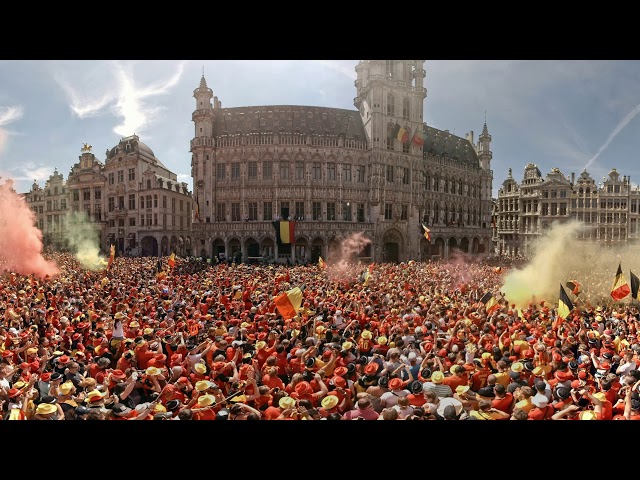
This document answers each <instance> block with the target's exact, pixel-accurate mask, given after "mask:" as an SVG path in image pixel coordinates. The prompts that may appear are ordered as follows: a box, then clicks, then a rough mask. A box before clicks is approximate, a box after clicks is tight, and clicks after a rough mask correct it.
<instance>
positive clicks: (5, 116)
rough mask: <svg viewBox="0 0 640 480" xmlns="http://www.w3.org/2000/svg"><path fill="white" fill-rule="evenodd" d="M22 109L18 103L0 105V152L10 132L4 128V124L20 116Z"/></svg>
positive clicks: (0, 152)
mask: <svg viewBox="0 0 640 480" xmlns="http://www.w3.org/2000/svg"><path fill="white" fill-rule="evenodd" d="M22 115H23V109H22V106H20V105H14V106H10V107H2V106H0V154H2V152H3V151H4V149H5V148H6V146H7V142H8V141H9V135H10V134H11V132H10V131H9V130H7V129H5V128H2V127H3V126H5V125H9V124H10V123H12V122H15V121H16V120H19V119H20V118H22Z"/></svg>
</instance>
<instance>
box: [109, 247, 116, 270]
mask: <svg viewBox="0 0 640 480" xmlns="http://www.w3.org/2000/svg"><path fill="white" fill-rule="evenodd" d="M115 258H116V246H115V245H111V247H110V248H109V263H108V264H107V269H109V268H111V265H113V261H114V260H115Z"/></svg>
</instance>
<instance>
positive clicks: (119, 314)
mask: <svg viewBox="0 0 640 480" xmlns="http://www.w3.org/2000/svg"><path fill="white" fill-rule="evenodd" d="M123 317H124V314H123V313H122V312H116V314H115V315H114V316H113V318H115V319H116V320H120V319H121V318H123Z"/></svg>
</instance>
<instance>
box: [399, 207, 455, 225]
mask: <svg viewBox="0 0 640 480" xmlns="http://www.w3.org/2000/svg"><path fill="white" fill-rule="evenodd" d="M408 211H409V207H407V205H402V211H401V212H400V220H407V219H408V218H409V215H408ZM454 215H455V214H452V215H451V221H453V220H454V219H453V216H454Z"/></svg>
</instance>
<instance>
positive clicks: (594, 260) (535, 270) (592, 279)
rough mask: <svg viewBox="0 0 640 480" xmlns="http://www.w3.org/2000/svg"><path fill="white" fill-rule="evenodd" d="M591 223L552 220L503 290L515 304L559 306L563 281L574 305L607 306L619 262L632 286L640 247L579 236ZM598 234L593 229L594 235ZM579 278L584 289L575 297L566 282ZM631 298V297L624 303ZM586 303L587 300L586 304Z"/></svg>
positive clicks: (508, 299) (508, 277) (513, 272)
mask: <svg viewBox="0 0 640 480" xmlns="http://www.w3.org/2000/svg"><path fill="white" fill-rule="evenodd" d="M592 228H593V227H590V226H588V225H587V224H584V223H582V222H577V221H571V222H567V223H562V224H560V223H557V222H556V223H553V224H552V226H551V228H550V229H549V231H548V233H547V234H545V235H543V236H542V237H541V238H540V239H539V240H538V242H537V243H536V245H535V248H534V253H533V258H532V259H531V261H530V262H529V263H528V264H527V265H526V266H525V267H523V268H522V269H517V268H514V269H511V270H510V271H509V273H508V274H507V275H506V276H505V278H504V284H503V285H502V287H501V292H502V293H504V294H505V299H506V300H507V301H508V302H509V303H515V304H516V308H518V309H519V308H526V307H527V306H528V305H529V302H532V301H535V302H536V303H539V302H540V301H541V300H544V301H545V305H546V306H549V307H550V308H554V307H557V306H558V296H559V293H560V284H562V286H563V287H564V289H565V291H566V292H567V295H568V296H569V299H570V300H571V301H572V302H573V304H574V305H575V306H578V307H580V308H584V307H585V305H586V303H589V304H590V305H597V304H608V303H610V302H611V301H612V299H611V295H610V293H611V287H612V285H613V281H614V278H615V275H616V270H617V268H618V263H621V265H622V272H623V274H624V277H625V279H626V280H627V282H628V283H629V284H630V283H631V281H630V278H629V270H631V271H633V273H635V274H636V275H637V274H638V273H636V271H638V272H640V260H639V257H638V255H637V251H636V250H637V249H633V247H630V246H629V245H628V244H627V243H626V242H625V241H622V242H620V244H615V243H612V244H610V246H606V245H605V244H603V243H601V242H600V243H596V242H595V241H593V240H591V241H589V240H579V239H578V238H577V237H578V234H579V233H580V232H581V231H583V230H584V231H587V229H592ZM594 234H595V232H592V235H594ZM570 280H571V281H574V280H575V281H577V282H578V283H579V284H580V286H581V291H582V293H580V294H579V295H578V296H577V297H576V296H575V295H573V294H572V293H571V290H570V289H568V288H567V287H566V283H567V282H568V281H570ZM630 301H631V297H630V296H628V297H627V298H625V299H623V300H622V301H621V303H627V302H630ZM585 302H586V303H585Z"/></svg>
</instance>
